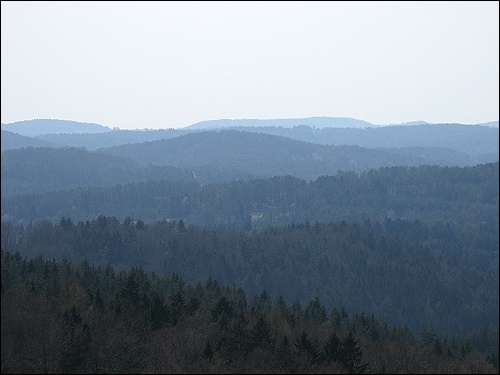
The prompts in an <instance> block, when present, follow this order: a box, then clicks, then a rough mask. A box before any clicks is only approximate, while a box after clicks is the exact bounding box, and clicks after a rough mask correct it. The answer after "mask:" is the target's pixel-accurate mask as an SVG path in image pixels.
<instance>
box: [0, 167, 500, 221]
mask: <svg viewBox="0 0 500 375" xmlns="http://www.w3.org/2000/svg"><path fill="white" fill-rule="evenodd" d="M12 173H15V172H14V171H13V172H12ZM498 180H499V164H498V162H497V163H489V164H480V165H477V166H475V167H463V168H459V167H439V166H420V167H386V168H380V169H378V170H371V171H368V172H362V173H360V174H359V175H358V174H356V173H354V172H341V173H338V174H336V175H335V176H323V177H320V178H318V179H316V180H315V181H311V182H306V181H304V180H301V179H298V178H294V177H291V176H283V177H273V178H268V179H256V180H246V181H245V180H239V181H232V182H226V183H220V184H206V185H202V184H200V183H198V182H197V181H195V180H191V181H177V182H176V181H150V182H138V183H130V184H125V185H118V186H113V187H101V188H87V189H84V188H78V189H73V190H69V191H60V192H53V193H47V194H42V195H20V196H15V197H12V198H9V199H2V207H1V212H2V217H7V218H9V219H10V220H12V221H13V222H18V221H21V222H24V223H28V222H30V221H32V220H37V219H49V220H53V221H57V220H58V219H59V218H60V217H61V216H66V217H70V218H73V219H74V220H88V219H93V218H95V217H96V216H98V215H109V216H115V217H117V218H119V219H120V220H123V219H125V218H126V217H127V216H129V217H132V218H134V219H142V220H144V221H146V222H149V221H155V220H163V219H180V218H182V219H183V220H184V221H185V222H186V223H187V224H196V225H203V226H211V227H218V226H220V225H224V226H230V227H235V228H240V229H244V230H250V229H252V228H254V229H258V228H265V227H266V226H268V225H271V224H272V225H275V224H288V223H290V224H291V223H294V222H297V221H302V222H303V221H306V220H309V221H311V222H312V221H320V222H324V221H327V222H328V221H332V220H333V221H341V220H345V221H349V222H356V221H357V222H363V221H365V220H367V219H378V220H380V219H384V218H386V217H389V218H396V217H399V218H403V219H410V220H415V219H418V220H420V221H442V222H445V223H446V222H449V223H456V224H460V225H465V224H470V225H479V224H480V223H484V224H486V225H491V226H492V227H493V228H498V220H499V219H498V215H499V203H498V200H499V199H498V196H499V185H498Z"/></svg>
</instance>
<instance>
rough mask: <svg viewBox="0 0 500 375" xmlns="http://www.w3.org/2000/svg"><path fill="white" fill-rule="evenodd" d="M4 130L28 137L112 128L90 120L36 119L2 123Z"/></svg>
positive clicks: (106, 130) (103, 130) (99, 131)
mask: <svg viewBox="0 0 500 375" xmlns="http://www.w3.org/2000/svg"><path fill="white" fill-rule="evenodd" d="M2 130H7V131H10V132H13V133H17V134H21V135H25V136H28V137H35V136H37V135H40V134H58V133H104V132H108V131H110V130H111V129H110V128H109V127H107V126H103V125H99V124H95V123H89V122H78V121H71V120H56V119H35V120H26V121H17V122H12V123H9V124H2Z"/></svg>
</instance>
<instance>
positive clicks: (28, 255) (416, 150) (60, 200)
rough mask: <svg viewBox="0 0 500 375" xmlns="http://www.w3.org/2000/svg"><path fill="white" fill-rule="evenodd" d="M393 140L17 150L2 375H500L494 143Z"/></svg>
mask: <svg viewBox="0 0 500 375" xmlns="http://www.w3.org/2000/svg"><path fill="white" fill-rule="evenodd" d="M74 125H75V124H74ZM455 125H456V126H455ZM391 128H392V129H375V128H373V129H372V128H366V129H341V128H339V129H333V128H330V129H329V128H324V129H315V128H311V127H308V126H302V125H301V126H294V127H293V128H290V129H284V128H271V127H269V128H260V129H257V128H252V129H251V128H250V127H249V128H248V129H246V131H236V130H219V131H210V132H207V131H198V130H196V129H193V130H192V133H191V131H188V130H186V132H175V131H173V130H172V129H170V130H164V131H163V132H152V131H149V132H138V133H133V132H120V131H112V132H111V131H108V130H109V129H108V130H106V129H103V131H105V132H104V133H100V134H99V135H97V134H90V133H89V134H77V133H75V134H67V135H64V134H59V135H47V134H46V135H43V134H42V135H41V136H37V137H36V138H34V137H21V136H19V135H18V136H12V134H14V133H12V134H9V137H11V138H9V139H14V141H15V142H14V143H13V144H11V145H9V147H10V146H12V147H11V148H10V149H9V150H7V151H4V145H3V143H2V190H1V194H2V197H1V219H2V222H1V256H2V258H1V261H2V263H1V268H2V269H1V271H2V274H1V298H2V300H1V308H2V317H1V319H2V332H1V333H2V334H1V343H2V359H1V372H2V373H498V372H499V365H498V356H499V349H498V348H499V250H498V249H499V163H498V152H497V150H496V149H495V151H492V150H493V148H495V147H496V148H498V128H495V129H489V128H487V127H482V126H480V127H479V126H478V127H467V126H465V125H463V126H462V125H460V126H459V125H458V124H442V125H439V126H438V125H436V124H434V125H433V124H427V125H425V126H424V125H421V126H398V127H391ZM242 129H243V128H242ZM419 129H420V130H422V129H425V132H421V131H419ZM259 132H260V133H266V132H268V133H273V134H272V135H271V134H257V133H259ZM443 132H444V133H446V132H447V133H446V134H448V137H444V136H443ZM162 134H163V135H162ZM291 134H294V135H295V139H292V138H294V137H290V135H291ZM409 134H412V135H413V136H412V137H410V138H408V137H407V136H408V135H409ZM424 134H427V135H429V134H431V135H433V137H430V138H431V139H429V140H426V139H425V137H424V136H423V135H424ZM104 135H105V136H104ZM181 135H182V136H181ZM381 135H382V136H381ZM98 136H103V137H102V138H98ZM136 136H138V137H139V138H141V139H142V138H144V139H148V140H149V142H145V143H141V144H139V143H136V144H128V145H125V143H126V142H128V141H129V140H131V139H134V137H136ZM163 136H164V137H163ZM158 137H163V138H162V139H159V138H158ZM286 137H290V138H286ZM165 138H169V139H165ZM320 138H321V139H323V144H321V145H320V144H319V143H321V142H319V139H320ZM42 139H43V140H44V141H47V142H60V143H59V144H60V145H61V146H60V147H59V148H51V147H52V146H51V147H32V146H36V142H35V141H41V140H42ZM65 139H66V141H67V140H68V139H71V140H72V141H71V142H74V143H75V144H78V143H79V142H83V143H85V142H90V143H92V144H94V146H95V147H94V148H97V147H98V145H97V143H94V142H96V141H97V139H100V140H101V141H102V142H104V143H105V144H106V145H107V146H109V145H110V144H113V145H116V146H117V147H111V148H107V149H100V150H99V151H98V152H97V151H92V152H89V151H87V150H86V149H85V148H83V147H82V145H80V146H78V147H82V148H72V147H69V148H68V147H67V146H68V144H66V145H65V144H64V142H65V141H64V140H65ZM353 139H355V140H356V142H357V144H358V145H359V144H363V142H367V144H371V145H372V146H373V147H372V148H364V147H360V146H354V145H353V144H352V143H347V144H346V143H345V142H349V140H351V141H352V140H353ZM404 139H406V140H407V142H406V143H404V144H401V142H402V140H404ZM308 142H314V144H313V143H308ZM335 142H337V143H336V144H337V146H333V144H334V143H335ZM377 142H378V143H377ZM412 142H413V143H412ZM432 142H434V143H433V144H431V143H432ZM26 143H27V144H29V145H30V147H27V148H22V147H21V146H19V145H21V144H26ZM424 143H425V144H424ZM16 144H17V145H18V146H19V147H18V146H16ZM119 144H120V145H121V146H119V147H118V145H119ZM395 144H400V145H401V147H395ZM45 146H48V144H45ZM54 147H55V146H54ZM377 147H378V148H377ZM450 147H451V148H450ZM212 151H213V152H212ZM238 153H239V154H238ZM425 161H435V163H434V162H431V163H426V162H425ZM481 161H484V162H481ZM287 171H288V172H287Z"/></svg>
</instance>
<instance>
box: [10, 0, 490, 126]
mask: <svg viewBox="0 0 500 375" xmlns="http://www.w3.org/2000/svg"><path fill="white" fill-rule="evenodd" d="M1 28H2V35H1V38H2V40H1V42H2V43H1V70H2V76H1V89H2V93H1V105H2V107H1V122H2V123H9V122H15V121H21V120H30V119H35V118H52V119H63V120H75V121H81V122H94V123H98V124H101V125H105V126H110V127H115V126H116V127H119V128H122V129H143V128H178V127H185V126H188V125H191V124H193V123H196V122H199V121H204V120H216V119H242V118H247V119H249V118H252V119H253V118H255V119H275V118H297V117H312V116H329V117H352V118H356V119H359V120H364V121H369V122H371V123H374V124H390V123H401V122H408V121H417V120H423V121H427V122H459V123H467V124H470V123H481V122H488V121H495V120H498V119H499V70H500V68H499V2H498V1H489V2H481V1H472V2H462V1H460V2H448V1H446V2H435V1H431V2H357V1H356V2H337V1H334V2H311V1H308V2H300V1H299V2H295V1H293V2H287V1H278V2H261V1H258V2H246V1H244V2H226V1H223V2H205V1H203V2H190V1H186V2H184V1H182V2H156V1H154V2H146V1H141V2H128V1H127V2H120V1H117V2H100V1H99V2H87V1H84V2H74V1H71V2H59V1H57V2H39V1H37V2H25V1H20V2H15V1H2V2H1Z"/></svg>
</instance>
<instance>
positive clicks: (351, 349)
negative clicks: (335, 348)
mask: <svg viewBox="0 0 500 375" xmlns="http://www.w3.org/2000/svg"><path fill="white" fill-rule="evenodd" d="M341 353H342V354H341V360H340V362H341V363H342V364H343V365H344V367H345V368H346V369H347V372H348V373H349V374H362V373H364V372H365V370H366V368H367V367H368V363H362V359H363V352H362V350H361V348H360V347H359V344H358V340H356V338H355V337H354V334H353V332H352V331H349V333H348V334H347V336H346V337H345V338H344V340H343V341H342V349H341Z"/></svg>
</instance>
